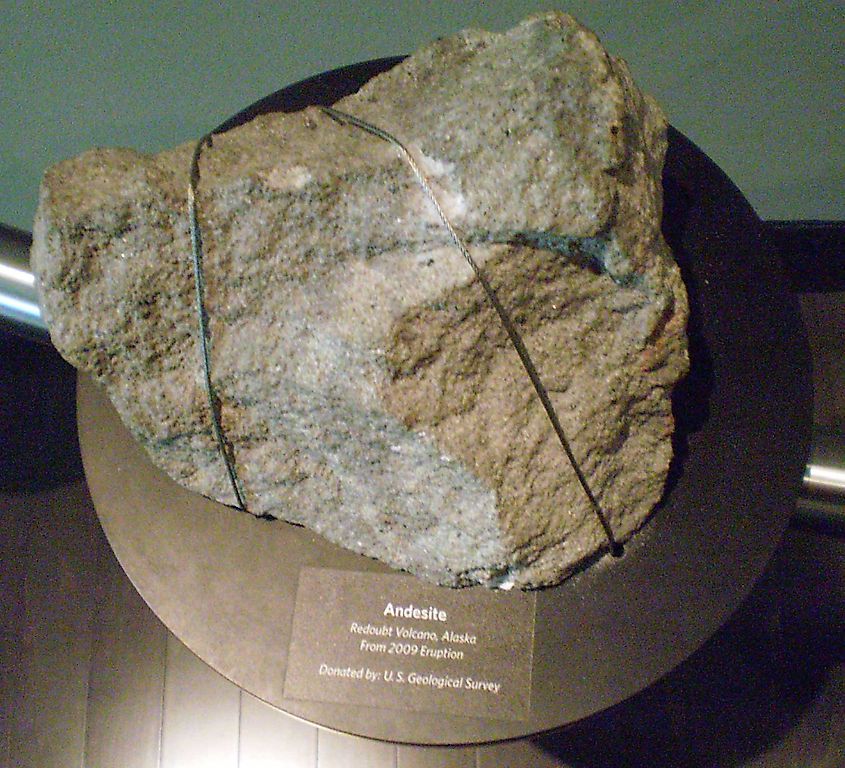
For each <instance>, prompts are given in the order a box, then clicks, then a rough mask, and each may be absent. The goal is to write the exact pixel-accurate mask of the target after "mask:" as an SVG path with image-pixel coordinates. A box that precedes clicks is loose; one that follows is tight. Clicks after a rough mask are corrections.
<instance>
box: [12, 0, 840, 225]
mask: <svg viewBox="0 0 845 768" xmlns="http://www.w3.org/2000/svg"><path fill="white" fill-rule="evenodd" d="M4 5H6V6H7V7H6V8H4V9H3V13H2V14H1V15H0V19H1V20H0V25H2V31H3V48H2V51H3V53H2V56H0V72H2V78H0V82H1V83H2V86H0V178H2V185H3V194H2V195H0V221H2V222H5V223H8V224H12V225H15V226H18V227H21V228H24V229H29V228H30V227H31V220H32V215H33V212H34V210H35V203H36V195H37V188H38V183H39V179H40V176H41V173H42V172H43V170H44V168H45V167H47V166H48V165H50V164H51V163H53V162H55V161H57V160H59V159H61V158H63V157H68V156H70V155H73V154H76V153H78V152H81V151H83V150H84V149H87V148H89V147H92V146H110V145H122V146H131V147H135V148H137V149H141V150H145V151H155V150H158V149H161V148H164V147H167V146H170V145H173V144H176V143H180V142H182V141H185V140H187V139H191V138H193V137H196V136H198V135H200V134H201V133H203V132H204V131H206V130H208V129H209V128H211V127H213V126H214V125H216V124H218V123H219V122H221V121H222V120H223V119H224V118H226V117H228V116H229V115H230V114H232V113H234V112H237V111H238V110H240V109H241V108H242V107H244V106H246V105H247V104H249V103H251V102H252V101H254V100H256V99H258V98H260V97H261V96H264V95H266V94H267V93H270V92H272V91H274V90H277V89H278V88H280V87H282V86H284V85H286V84H288V83H290V82H293V81H296V80H298V79H300V78H303V77H306V76H308V75H311V74H315V73H317V72H320V71H323V70H325V69H330V68H333V67H336V66H340V65H342V64H348V63H352V62H356V61H361V60H364V59H371V58H377V57H380V56H387V55H393V54H397V53H407V52H410V51H412V50H414V49H415V48H416V47H418V46H419V45H420V44H422V43H424V42H426V41H428V40H431V39H432V38H434V37H438V36H442V35H447V34H451V33H453V32H455V31H457V30H459V29H461V28H463V27H466V26H478V27H486V28H490V29H499V30H501V29H505V28H507V27H508V26H510V25H512V24H513V23H515V22H516V21H517V20H518V19H520V18H521V17H523V16H525V15H527V14H528V13H531V12H534V11H538V10H544V9H547V8H549V7H553V6H551V5H550V4H549V3H537V2H528V1H527V0H525V1H523V2H518V1H517V0H505V1H502V2H460V1H459V0H452V1H451V2H447V1H444V0H433V1H432V2H407V1H404V2H391V3H386V2H381V3H379V2H345V3H337V2H315V1H313V0H312V1H311V2H299V3H283V2H254V3H219V4H218V3H214V4H213V3H201V2H184V3H176V2H147V3H137V4H136V3H128V2H124V3H119V2H116V3H105V2H102V3H94V2H61V1H59V0H55V1H54V2H49V3H48V2H44V3H38V2H31V1H28V0H21V1H20V2H16V3H12V2H11V1H10V0H7V2H6V3H4ZM559 7H560V8H561V9H562V10H567V11H569V12H571V13H573V14H574V15H575V16H577V17H578V18H579V19H580V20H581V21H583V22H584V23H586V24H587V25H588V26H590V27H592V28H593V29H594V30H595V31H596V32H597V33H598V34H599V35H600V37H602V39H603V40H604V42H605V44H606V45H607V47H608V48H609V49H610V50H611V51H612V52H613V53H615V54H618V55H621V56H623V57H624V58H625V59H627V60H628V62H629V63H630V64H631V66H632V68H633V70H634V74H635V75H636V77H637V79H638V81H639V82H640V84H641V85H642V86H644V87H645V88H647V89H648V90H650V91H651V92H652V93H653V94H654V95H655V96H656V97H657V98H658V100H659V101H660V102H661V103H662V104H663V105H664V108H665V109H666V111H667V113H668V115H669V119H670V121H671V122H672V123H673V124H674V125H675V126H676V127H677V128H679V129H680V130H681V131H683V132H684V133H686V134H687V135H688V136H689V137H690V138H691V139H693V140H694V141H695V142H696V143H698V144H699V146H701V147H702V148H703V149H704V150H705V151H706V152H707V153H708V154H709V155H710V156H711V157H712V158H713V159H714V160H715V161H716V162H717V163H718V164H719V165H720V166H721V167H722V168H723V169H724V170H725V171H726V172H727V173H728V175H730V176H731V178H732V179H733V180H734V182H735V183H736V184H737V185H738V186H739V187H740V189H742V190H743V191H744V192H745V194H746V195H747V196H748V198H749V199H750V201H751V202H752V204H753V205H754V206H755V208H756V209H757V211H758V213H760V215H761V216H763V217H765V218H845V215H843V201H842V198H843V195H842V192H843V187H845V185H844V184H843V176H844V175H845V174H843V166H845V162H844V161H843V155H845V153H843V142H842V130H841V124H842V111H843V110H842V106H843V103H842V98H843V96H842V94H843V93H845V83H843V78H842V71H841V70H842V66H841V61H840V60H839V59H840V58H841V50H839V51H837V50H836V44H837V38H838V39H839V40H841V39H842V38H843V31H845V29H844V28H843V27H845V25H843V11H842V8H841V6H838V4H836V3H821V2H820V3H796V2H792V3H790V2H754V1H753V0H752V1H749V2H686V3H685V2H678V3H670V2H640V3H616V2H607V3H605V2H570V3H567V4H561V5H560V6H559Z"/></svg>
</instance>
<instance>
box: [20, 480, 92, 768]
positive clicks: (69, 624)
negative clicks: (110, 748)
mask: <svg viewBox="0 0 845 768" xmlns="http://www.w3.org/2000/svg"><path fill="white" fill-rule="evenodd" d="M30 502H31V504H32V509H31V511H32V516H31V518H30V521H29V525H30V535H29V537H28V538H29V567H28V571H27V574H26V578H25V584H24V590H23V594H24V604H25V611H24V615H25V621H24V628H23V634H22V638H21V644H20V648H19V651H20V653H19V655H18V662H19V669H18V670H17V672H16V675H15V683H16V694H15V701H14V705H13V709H12V712H11V722H12V728H13V731H14V738H13V739H12V742H11V745H10V750H9V752H10V755H9V760H10V764H11V765H12V766H15V768H18V766H20V767H21V768H29V766H33V768H35V767H37V768H68V766H73V767H75V766H80V765H82V759H83V751H84V743H85V721H86V714H87V700H88V674H89V669H90V662H91V640H92V621H93V606H94V583H95V571H96V562H95V557H94V553H95V549H94V548H93V547H92V539H93V531H94V530H95V526H96V522H95V518H94V515H93V510H92V509H91V507H90V502H89V500H88V495H87V492H86V491H85V488H84V485H83V484H82V483H81V481H79V482H76V483H74V484H72V485H69V486H67V487H64V488H59V489H57V490H55V491H48V492H41V493H38V494H36V495H34V496H32V497H30Z"/></svg>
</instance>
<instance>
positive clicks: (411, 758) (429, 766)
mask: <svg viewBox="0 0 845 768" xmlns="http://www.w3.org/2000/svg"><path fill="white" fill-rule="evenodd" d="M476 759H477V750H476V748H475V747H411V746H405V745H400V746H399V748H398V750H397V754H396V768H476Z"/></svg>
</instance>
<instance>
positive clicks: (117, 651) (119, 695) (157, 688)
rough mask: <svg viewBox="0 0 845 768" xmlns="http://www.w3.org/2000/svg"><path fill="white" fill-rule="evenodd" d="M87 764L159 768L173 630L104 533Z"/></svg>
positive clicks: (87, 767)
mask: <svg viewBox="0 0 845 768" xmlns="http://www.w3.org/2000/svg"><path fill="white" fill-rule="evenodd" d="M98 549H99V552H100V558H99V560H100V567H99V568H98V574H99V575H98V581H99V584H98V588H97V605H98V610H97V613H96V629H95V632H94V647H93V656H92V662H91V675H90V678H89V694H88V716H87V733H86V739H85V758H86V759H85V768H115V766H120V768H158V764H159V753H160V745H161V724H162V704H163V697H164V665H165V656H166V653H165V652H166V646H167V634H168V633H167V630H166V629H165V627H164V625H163V624H162V623H161V622H160V621H159V620H158V619H157V618H156V617H155V615H154V614H153V612H152V611H151V610H150V609H149V608H148V607H147V605H146V603H144V601H143V600H142V599H141V597H140V596H139V595H138V593H137V592H136V591H135V589H134V587H133V586H132V584H131V583H130V582H129V579H128V578H127V577H126V575H125V574H124V572H123V570H122V569H121V568H120V566H119V565H118V563H117V560H115V558H114V555H113V554H112V552H111V550H110V548H109V546H108V543H107V542H106V541H105V537H104V536H103V535H102V533H101V532H100V533H99V536H98Z"/></svg>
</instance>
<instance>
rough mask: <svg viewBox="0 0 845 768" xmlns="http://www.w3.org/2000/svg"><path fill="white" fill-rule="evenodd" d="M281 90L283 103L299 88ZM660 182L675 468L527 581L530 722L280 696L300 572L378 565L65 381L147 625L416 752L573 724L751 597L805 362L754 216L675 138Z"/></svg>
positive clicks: (114, 540) (91, 477) (792, 453)
mask: <svg viewBox="0 0 845 768" xmlns="http://www.w3.org/2000/svg"><path fill="white" fill-rule="evenodd" d="M384 66H385V64H384V63H380V64H377V65H360V66H359V67H358V68H351V69H346V70H343V71H341V72H340V74H339V73H337V72H335V73H329V74H328V75H326V76H323V78H322V79H321V78H317V80H316V81H315V82H317V83H318V84H319V83H320V82H322V83H323V84H325V82H326V81H329V82H330V83H331V84H332V87H331V88H330V89H329V91H330V93H328V95H327V94H326V93H322V92H321V93H320V94H318V95H319V98H320V99H322V101H323V103H325V102H330V101H331V98H330V97H331V96H332V95H334V96H335V97H336V96H337V95H338V94H339V92H343V90H344V88H346V89H347V90H348V89H349V88H351V87H353V86H354V85H355V83H358V84H360V82H361V81H362V80H364V79H366V77H367V76H369V75H371V74H372V72H373V69H374V67H375V68H378V67H381V68H384ZM338 82H340V85H338ZM309 87H310V88H312V89H313V87H314V84H313V82H312V83H311V84H310V85H308V84H306V86H305V88H304V90H305V91H308V88H309ZM292 89H293V91H294V92H295V93H294V95H297V94H299V95H300V96H301V94H302V91H303V86H302V84H299V85H298V86H293V87H292ZM282 94H283V95H284V94H287V96H288V97H289V96H290V89H289V91H286V92H282ZM300 105H301V103H300ZM264 111H266V110H264ZM664 187H665V190H666V208H665V212H664V221H665V230H666V236H667V239H668V240H669V241H670V244H671V246H672V248H673V251H674V253H675V255H676V258H677V259H678V261H679V263H680V265H681V268H682V271H683V273H684V279H685V281H686V284H687V286H688V288H689V291H690V295H691V304H692V320H691V324H690V338H691V347H692V366H693V367H692V373H691V374H690V376H689V378H688V379H687V381H686V382H685V383H684V384H683V385H682V386H681V387H680V388H679V390H678V392H677V393H676V395H675V398H674V404H675V413H676V417H677V422H678V427H677V435H676V437H677V440H676V456H677V458H676V462H675V466H674V469H673V472H672V476H671V478H670V482H669V486H668V489H667V494H666V497H665V499H664V501H663V503H662V504H661V506H660V509H659V510H658V511H657V512H656V513H655V515H654V517H653V518H652V520H651V521H650V522H649V523H648V525H647V526H646V528H645V529H644V530H643V531H642V532H640V533H639V534H638V535H637V536H636V537H635V539H634V540H633V542H632V543H631V545H630V546H629V547H628V548H627V550H626V554H625V555H624V557H622V558H621V559H619V560H612V559H610V558H605V559H604V560H602V561H601V562H599V563H598V564H596V565H594V566H593V567H591V568H589V569H587V570H586V571H584V572H583V573H581V574H579V575H577V576H575V577H574V578H572V579H569V580H568V581H567V582H565V583H564V584H562V585H561V586H559V587H556V588H553V589H548V590H544V591H542V592H540V593H539V595H538V601H537V619H536V645H535V652H534V669H533V679H534V687H533V693H532V709H531V716H530V718H529V719H527V720H524V721H521V722H513V721H511V722H505V721H493V720H483V719H479V718H471V717H455V716H449V717H444V716H443V715H442V714H437V713H431V714H426V713H419V712H407V711H400V710H388V709H385V708H382V707H380V706H379V702H378V701H377V700H374V701H373V702H372V706H371V707H361V706H354V707H353V706H345V705H340V704H327V703H321V702H305V701H293V700H285V699H284V697H283V695H282V689H283V684H284V678H285V670H286V664H287V654H288V642H289V639H290V629H291V621H292V612H293V605H294V595H295V590H296V586H297V577H298V573H299V570H300V569H301V568H302V567H303V566H318V567H331V568H338V569H352V570H360V571H384V570H386V569H385V567H384V566H381V565H379V564H377V563H375V562H373V561H372V560H369V559H366V558H363V557H359V556H357V555H354V554H352V553H350V552H347V551H345V550H342V549H340V548H338V547H335V546H333V545H331V544H329V543H328V542H326V541H325V540H323V539H321V538H320V537H319V536H317V535H315V534H312V533H310V532H308V531H307V530H304V529H302V528H298V527H295V526H291V525H287V524H285V523H281V522H269V521H266V520H259V519H256V518H253V517H251V516H250V515H248V514H243V513H238V512H236V511H234V510H231V509H229V508H227V507H224V506H222V505H220V504H217V503H214V502H211V501H209V500H207V499H203V498H200V497H198V496H196V495H194V494H191V493H189V492H187V491H185V490H183V489H181V488H179V487H178V486H177V485H176V484H174V483H173V482H171V481H170V480H169V479H168V478H166V477H165V476H164V475H163V474H162V473H161V472H159V471H158V470H156V469H155V468H154V467H153V466H152V464H151V463H150V462H149V460H148V459H147V457H146V456H145V455H144V454H143V451H142V450H141V449H140V448H139V447H138V446H137V445H136V444H135V442H134V441H133V440H132V439H131V437H130V435H129V433H128V432H127V431H126V430H125V429H124V428H123V426H122V425H121V423H120V421H119V419H118V417H117V415H116V413H115V412H114V411H113V409H112V408H111V406H110V405H109V403H108V401H107V399H106V398H105V396H104V395H103V394H102V393H101V392H100V391H99V390H98V389H97V388H96V387H94V386H93V385H92V384H91V383H90V382H89V381H87V380H85V379H84V378H83V379H81V381H80V386H79V390H78V398H79V399H78V406H79V433H80V443H81V447H82V454H83V460H84V463H85V468H86V474H87V477H88V482H89V487H90V491H91V494H92V497H93V499H94V503H95V506H96V508H97V512H98V515H99V517H100V520H101V522H102V524H103V527H104V529H105V531H106V534H107V536H108V538H109V541H110V542H111V544H112V546H113V548H114V550H115V552H116V554H117V556H118V559H119V560H120V562H121V564H122V565H123V567H124V568H125V570H126V572H127V573H128V574H129V576H130V578H131V579H132V581H133V582H134V584H135V586H136V587H137V588H138V590H139V592H140V593H141V595H142V596H143V597H144V598H145V599H146V600H147V602H148V603H149V604H150V606H151V607H152V608H153V610H154V611H155V612H156V613H157V614H158V616H159V617H160V618H161V619H162V620H163V621H164V623H165V624H166V625H167V626H168V627H169V628H170V629H171V630H172V631H173V632H174V633H175V634H176V635H177V636H178V637H179V638H180V639H181V640H182V641H183V642H184V643H185V644H186V645H187V646H188V647H189V648H190V649H191V650H193V651H194V652H195V653H196V654H197V655H198V656H200V658H202V659H204V660H205V661H206V662H207V663H208V664H210V665H211V666H212V667H213V668H214V669H216V670H218V671H219V672H220V673H222V674H223V675H224V676H226V677H228V678H229V679H231V680H233V681H234V682H235V683H237V684H238V685H240V686H242V687H243V688H245V689H246V690H247V691H249V692H250V693H252V694H254V695H255V696H257V697H259V698H261V699H263V700H264V701H266V702H269V703H271V704H273V705H275V706H277V707H279V708H280V709H282V710H284V711H286V712H289V713H291V714H293V715H295V716H298V717H301V718H304V719H306V720H308V721H310V722H314V723H318V724H320V725H323V726H326V727H328V728H331V729H336V730H339V731H344V732H348V733H355V734H360V735H364V736H369V737H372V738H376V739H383V740H390V741H399V742H406V743H420V744H459V743H474V742H483V741H495V740H501V739H506V738H512V737H516V736H521V735H525V734H530V733H536V732H539V731H542V730H546V729H550V728H554V727H558V726H561V725H564V724H568V723H572V722H574V721H576V720H580V719H582V718H584V717H587V716H588V715H590V714H592V713H594V712H597V711H599V710H602V709H605V708H607V707H609V706H611V705H613V704H616V703H617V702H619V701H622V700H623V699H625V698H627V697H629V696H631V695H632V694H634V693H636V692H637V691H639V690H641V689H643V688H644V687H646V686H647V685H649V684H650V683H652V682H654V681H655V680H656V679H658V678H659V677H660V676H662V675H663V674H665V673H666V672H667V671H668V670H670V669H672V668H673V667H675V666H676V665H677V664H679V663H680V662H681V661H682V660H683V659H684V658H686V657H687V656H688V655H689V654H690V653H692V652H693V651H694V650H695V649H696V648H698V647H699V646H700V645H701V644H702V643H703V642H704V641H705V640H706V639H707V638H708V637H709V636H710V635H711V634H712V633H713V632H714V631H715V630H716V629H717V628H718V627H719V626H720V625H721V624H722V623H723V622H724V621H725V620H726V619H727V618H728V616H729V615H730V614H731V612H732V611H733V610H734V609H735V608H736V607H737V606H738V605H739V604H740V602H741V601H742V599H743V598H744V597H745V596H746V595H747V593H748V592H749V591H750V589H751V587H752V585H753V583H754V581H755V580H756V579H757V577H758V576H759V574H760V573H761V572H762V570H763V568H764V566H765V563H766V562H767V560H768V559H769V557H770V555H771V553H772V552H773V551H774V549H775V547H776V545H777V543H778V541H779V540H780V537H781V534H782V532H783V530H784V528H785V526H786V523H787V521H788V519H789V516H790V514H791V512H792V509H793V504H794V498H795V496H796V495H797V492H798V489H799V487H800V481H801V473H802V471H803V467H804V463H805V461H806V457H807V450H808V445H809V436H810V434H809V433H810V409H811V404H812V403H811V390H810V368H809V360H808V353H807V347H806V341H805V339H804V333H803V328H802V326H801V322H800V318H799V315H798V309H797V302H796V300H795V298H794V297H793V296H791V295H790V294H789V293H788V291H787V290H786V286H785V283H784V281H783V279H782V277H781V275H780V272H779V270H778V268H777V266H776V264H775V259H774V258H773V256H772V255H771V254H769V253H766V252H765V250H764V249H763V248H762V246H761V239H760V232H759V221H758V220H757V218H756V216H755V215H754V214H753V211H751V209H750V207H749V206H748V204H747V203H746V202H745V200H744V199H743V198H742V196H741V195H740V193H739V192H738V191H737V190H736V189H735V188H734V187H733V185H731V184H730V182H729V180H728V179H727V178H726V177H724V175H723V174H721V172H720V171H719V170H718V168H716V167H715V166H714V165H713V164H712V163H711V162H710V161H709V160H708V159H707V158H706V157H705V156H704V155H703V154H702V153H701V152H700V151H699V150H697V148H695V147H694V146H693V145H692V144H690V143H689V142H688V141H687V140H686V139H684V138H683V137H682V136H680V134H677V133H676V132H674V131H672V132H670V152H669V157H668V159H667V169H666V173H665V177H664ZM465 594H466V599H467V600H472V599H473V597H472V596H473V592H472V591H471V590H470V591H466V593H465Z"/></svg>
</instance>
